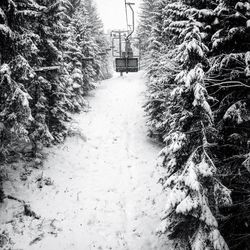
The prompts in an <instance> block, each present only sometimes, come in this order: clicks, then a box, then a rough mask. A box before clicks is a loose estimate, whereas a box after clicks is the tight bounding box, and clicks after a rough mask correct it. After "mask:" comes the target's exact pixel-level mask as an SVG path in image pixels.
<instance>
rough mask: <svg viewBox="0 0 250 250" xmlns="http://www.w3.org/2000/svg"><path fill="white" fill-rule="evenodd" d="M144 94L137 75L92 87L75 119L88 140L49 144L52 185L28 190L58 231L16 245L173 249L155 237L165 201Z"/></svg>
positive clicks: (31, 249)
mask: <svg viewBox="0 0 250 250" xmlns="http://www.w3.org/2000/svg"><path fill="white" fill-rule="evenodd" d="M144 91H145V84H144V80H143V77H142V73H136V74H131V75H128V76H125V77H119V76H116V77H114V78H112V79H110V80H106V81H103V82H102V83H101V84H100V86H98V88H97V89H96V90H94V91H93V92H92V96H91V97H89V102H90V106H91V110H90V111H89V112H87V113H82V114H80V115H76V116H75V123H76V124H77V126H79V128H80V129H81V131H82V133H83V134H84V135H85V137H86V140H83V139H81V138H80V137H78V136H73V137H69V138H67V139H66V141H65V143H64V144H63V145H60V146H56V147H53V148H50V149H47V151H48V159H47V160H46V162H45V164H44V167H43V174H44V175H45V176H49V177H51V179H52V180H53V181H54V185H53V186H46V187H44V188H43V189H41V190H40V191H39V190H32V192H31V191H30V192H26V193H25V197H26V200H27V197H28V200H29V201H30V204H31V207H32V209H33V210H34V211H36V213H37V214H39V215H41V217H42V218H45V219H46V220H50V219H51V220H53V226H54V227H55V228H57V231H58V232H57V233H56V235H55V234H49V233H47V234H46V235H45V236H44V235H43V236H44V237H43V238H42V239H41V240H38V241H37V242H36V243H35V244H28V242H29V241H28V240H21V242H20V241H19V242H17V243H16V247H18V248H19V249H25V250H36V249H42V250H56V249H58V250H93V249H98V250H109V249H112V250H163V249H171V247H170V245H168V242H167V240H166V239H165V237H160V238H159V237H158V236H157V235H156V229H157V227H158V226H159V224H160V215H161V212H162V211H161V210H162V209H163V208H164V203H165V202H166V200H165V196H164V194H162V191H161V190H162V188H161V186H160V185H159V184H157V180H158V178H159V175H158V173H157V171H156V167H155V165H156V162H155V161H156V158H157V154H158V152H159V151H160V148H159V147H158V146H157V145H155V144H154V143H152V142H151V141H150V140H149V139H148V138H147V132H146V125H145V123H146V121H145V120H146V119H145V117H144V111H143V108H142V105H143V102H144ZM40 230H41V228H40ZM32 235H33V237H34V232H33V234H32V233H27V235H26V236H25V237H26V238H29V237H31V236H32ZM23 239H24V236H23ZM25 244H26V245H25Z"/></svg>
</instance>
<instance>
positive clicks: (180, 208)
mask: <svg viewBox="0 0 250 250" xmlns="http://www.w3.org/2000/svg"><path fill="white" fill-rule="evenodd" d="M187 11H188V12H189V13H190V11H191V12H192V13H193V10H191V9H188V10H187ZM174 25H176V26H177V27H178V23H176V24H172V25H171V26H172V27H174ZM185 26H186V28H185V29H184V30H183V31H182V32H181V34H180V37H179V38H180V41H182V43H181V44H180V45H179V46H178V47H177V49H176V62H177V63H179V66H180V67H181V71H180V73H178V74H177V75H176V77H175V84H176V85H177V86H176V87H175V88H174V89H173V90H172V105H171V106H169V107H168V108H169V109H170V114H171V116H169V117H171V119H169V120H168V123H169V124H170V130H169V131H168V132H167V133H166V136H165V142H166V147H165V148H164V149H163V150H162V152H161V158H162V166H163V167H164V168H165V176H164V177H163V178H162V183H163V186H164V190H165V191H166V193H167V196H168V199H167V200H168V203H167V205H166V212H165V216H164V219H163V229H162V232H169V237H170V238H172V239H173V240H174V242H176V247H177V248H180V249H183V248H187V249H189V248H190V249H197V250H198V249H218V250H219V249H228V247H227V244H226V242H225V241H224V239H223V237H222V236H221V234H220V232H219V230H218V222H217V220H216V215H217V213H218V208H219V206H220V205H221V204H223V206H226V205H229V204H231V198H230V191H229V190H228V189H227V188H226V187H225V186H223V185H222V183H221V182H220V181H219V180H218V179H217V178H216V170H217V168H216V166H215V163H214V159H213V154H212V152H211V148H212V147H213V146H214V145H213V142H214V140H215V135H216V129H215V127H214V117H213V114H212V110H211V108H210V105H209V102H210V97H209V95H208V94H207V91H206V89H205V83H204V79H205V73H204V67H206V66H207V60H206V53H207V52H208V48H207V47H206V46H205V45H204V43H203V42H202V34H201V29H202V24H201V23H200V22H198V21H196V20H193V18H192V15H191V17H190V20H189V22H188V23H186V25H185ZM172 27H171V28H172Z"/></svg>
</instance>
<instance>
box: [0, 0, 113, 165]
mask: <svg viewBox="0 0 250 250" xmlns="http://www.w3.org/2000/svg"><path fill="white" fill-rule="evenodd" d="M107 48H108V42H107V39H106V37H105V35H104V31H103V26H102V22H101V20H100V19H99V17H98V14H97V11H96V7H95V5H94V3H93V1H92V0H2V1H1V2H0V163H3V162H4V161H6V160H7V159H10V158H11V156H12V155H16V154H17V153H19V154H20V153H21V154H22V153H29V154H30V153H31V154H33V155H34V154H36V153H37V151H39V149H41V148H42V146H43V145H49V144H50V143H52V142H61V141H62V140H63V139H64V137H65V135H66V134H67V129H66V126H65V122H67V121H69V119H70V116H69V112H77V111H80V110H81V109H82V108H83V107H84V106H86V104H87V103H86V101H85V99H84V96H85V95H86V94H87V92H88V90H89V89H90V88H91V86H92V84H91V83H92V82H93V81H96V80H98V79H103V78H107V77H109V74H110V73H109V66H108V61H109V60H107V53H106V52H107V51H106V49H107Z"/></svg>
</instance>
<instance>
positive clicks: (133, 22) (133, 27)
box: [125, 0, 135, 40]
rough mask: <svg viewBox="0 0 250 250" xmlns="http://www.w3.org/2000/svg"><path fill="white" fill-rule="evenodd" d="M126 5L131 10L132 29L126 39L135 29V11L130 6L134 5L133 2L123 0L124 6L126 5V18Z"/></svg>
mask: <svg viewBox="0 0 250 250" xmlns="http://www.w3.org/2000/svg"><path fill="white" fill-rule="evenodd" d="M127 5H128V6H129V8H130V9H131V12H132V30H131V32H130V33H129V34H128V35H127V37H126V40H128V39H129V37H130V36H131V35H132V34H133V33H134V31H135V12H134V9H133V8H132V5H135V3H128V2H127V0H125V7H126V18H127ZM127 26H129V25H128V19H127Z"/></svg>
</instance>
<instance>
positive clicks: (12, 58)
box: [0, 1, 38, 155]
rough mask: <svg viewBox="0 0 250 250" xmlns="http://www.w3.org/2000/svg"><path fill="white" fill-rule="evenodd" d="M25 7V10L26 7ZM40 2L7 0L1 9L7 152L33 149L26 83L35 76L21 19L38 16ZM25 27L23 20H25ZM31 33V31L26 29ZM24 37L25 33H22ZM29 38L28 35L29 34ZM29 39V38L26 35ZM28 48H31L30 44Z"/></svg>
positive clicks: (4, 146)
mask: <svg viewBox="0 0 250 250" xmlns="http://www.w3.org/2000/svg"><path fill="white" fill-rule="evenodd" d="M24 9H25V11H24ZM37 9H38V6H37V5H36V6H34V5H33V4H32V2H30V3H29V4H25V3H20V1H16V2H13V1H4V2H2V3H1V5H0V10H1V11H0V12H1V24H0V26H1V35H0V36H1V39H0V41H1V42H0V43H1V44H0V54H1V63H2V65H1V98H0V100H1V110H0V113H1V123H2V128H3V131H2V133H4V134H7V135H8V136H6V135H5V137H4V138H3V139H2V140H1V148H2V149H3V150H1V151H2V153H3V155H4V154H6V153H17V152H23V151H24V152H27V150H31V145H30V139H29V137H28V134H29V132H28V127H29V125H30V124H31V122H32V121H33V117H32V115H31V109H30V107H29V102H30V100H31V99H32V98H31V96H30V95H29V94H28V92H27V90H26V87H27V86H26V85H25V83H26V82H27V80H32V79H33V78H34V76H35V74H34V71H33V70H32V68H31V67H30V65H29V63H28V62H27V60H26V59H25V58H24V57H23V56H22V54H21V53H22V49H21V48H20V47H22V43H24V41H22V43H21V42H20V41H21V39H20V37H21V36H22V35H23V34H24V33H25V32H21V30H22V28H21V27H20V25H18V26H17V22H18V21H23V16H24V15H26V16H29V17H31V16H35V15H36V14H37ZM23 28H24V23H23ZM27 33H28V32H27ZM23 38H24V37H23ZM26 38H27V37H26ZM23 40H26V41H28V39H23ZM29 45H30V43H29V44H27V45H26V49H27V50H28V46H29Z"/></svg>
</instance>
